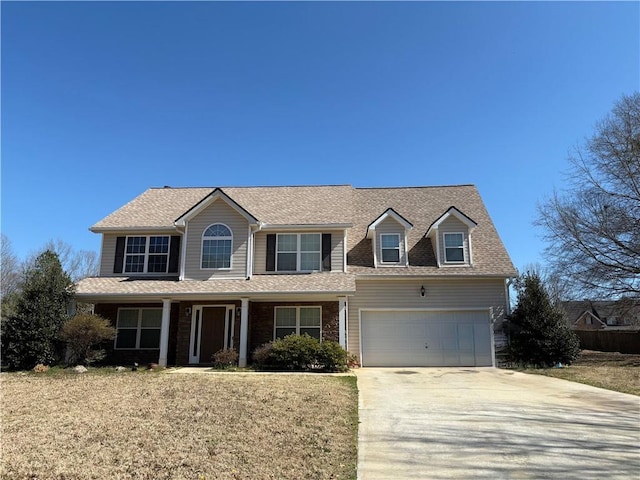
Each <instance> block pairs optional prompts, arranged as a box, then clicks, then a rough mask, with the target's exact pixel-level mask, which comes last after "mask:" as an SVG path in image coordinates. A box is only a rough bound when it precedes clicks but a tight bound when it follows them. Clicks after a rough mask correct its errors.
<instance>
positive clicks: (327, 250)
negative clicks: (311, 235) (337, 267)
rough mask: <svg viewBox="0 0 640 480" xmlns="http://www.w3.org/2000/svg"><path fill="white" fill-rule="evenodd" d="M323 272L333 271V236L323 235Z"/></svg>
mask: <svg viewBox="0 0 640 480" xmlns="http://www.w3.org/2000/svg"><path fill="white" fill-rule="evenodd" d="M322 270H323V271H325V272H330V271H331V234H330V233H323V234H322Z"/></svg>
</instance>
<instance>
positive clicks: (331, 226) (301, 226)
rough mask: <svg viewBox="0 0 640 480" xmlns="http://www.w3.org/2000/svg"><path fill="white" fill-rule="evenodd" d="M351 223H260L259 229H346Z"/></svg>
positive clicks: (350, 226)
mask: <svg viewBox="0 0 640 480" xmlns="http://www.w3.org/2000/svg"><path fill="white" fill-rule="evenodd" d="M352 227H353V224H352V223H308V224H268V223H265V224H262V225H261V228H260V229H261V230H266V231H269V230H272V231H275V230H279V231H280V230H287V231H310V230H346V229H348V228H352Z"/></svg>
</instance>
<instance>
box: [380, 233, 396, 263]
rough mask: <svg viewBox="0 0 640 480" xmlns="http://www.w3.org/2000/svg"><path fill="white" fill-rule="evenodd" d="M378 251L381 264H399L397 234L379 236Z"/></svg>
mask: <svg viewBox="0 0 640 480" xmlns="http://www.w3.org/2000/svg"><path fill="white" fill-rule="evenodd" d="M380 249H381V257H382V263H398V262H400V235H398V234H397V233H391V234H384V233H383V234H381V235H380Z"/></svg>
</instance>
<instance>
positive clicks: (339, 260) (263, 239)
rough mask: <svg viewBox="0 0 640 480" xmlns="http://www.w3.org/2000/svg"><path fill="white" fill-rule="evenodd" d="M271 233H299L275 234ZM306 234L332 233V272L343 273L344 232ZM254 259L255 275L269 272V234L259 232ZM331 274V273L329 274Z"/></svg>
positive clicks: (255, 243) (329, 231)
mask: <svg viewBox="0 0 640 480" xmlns="http://www.w3.org/2000/svg"><path fill="white" fill-rule="evenodd" d="M268 233H269V234H271V233H274V234H275V233H299V232H292V231H286V232H274V231H269V232H268ZM304 233H330V234H331V272H334V273H335V272H343V271H344V232H343V231H342V230H322V231H319V232H304ZM254 240H255V241H254V247H253V251H254V258H253V273H254V274H256V275H263V274H265V273H273V272H267V270H266V266H267V232H257V233H256V235H255V239H254ZM327 273H329V272H327Z"/></svg>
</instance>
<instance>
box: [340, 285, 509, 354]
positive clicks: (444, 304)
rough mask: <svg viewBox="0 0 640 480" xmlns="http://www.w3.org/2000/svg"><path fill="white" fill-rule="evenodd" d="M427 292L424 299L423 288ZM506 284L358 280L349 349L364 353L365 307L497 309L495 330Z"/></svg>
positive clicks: (503, 309)
mask: <svg viewBox="0 0 640 480" xmlns="http://www.w3.org/2000/svg"><path fill="white" fill-rule="evenodd" d="M423 285H424V287H425V289H426V294H425V296H424V297H422V296H420V287H421V286H423ZM506 304H507V301H506V298H505V287H504V281H503V280H501V279H496V280H493V279H480V280H411V281H409V280H397V281H394V280H356V294H355V296H353V297H352V298H349V311H348V312H349V317H348V321H349V326H348V330H347V334H348V349H349V351H350V352H351V353H353V354H355V355H359V353H360V330H359V328H360V321H359V319H360V317H359V311H360V309H363V308H387V309H391V308H398V309H411V308H416V309H422V308H424V309H438V308H441V309H456V308H478V309H484V308H486V309H489V308H490V307H492V308H493V313H494V318H495V319H496V320H497V321H496V323H495V324H494V330H495V329H500V327H501V325H502V319H503V318H504V315H505V313H506Z"/></svg>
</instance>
